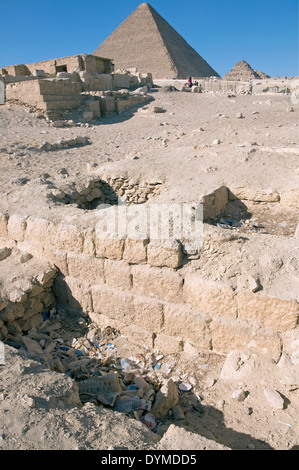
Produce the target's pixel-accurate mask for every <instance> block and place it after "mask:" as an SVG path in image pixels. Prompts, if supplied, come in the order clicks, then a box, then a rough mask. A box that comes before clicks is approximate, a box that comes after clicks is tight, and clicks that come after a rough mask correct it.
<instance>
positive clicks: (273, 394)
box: [264, 388, 285, 410]
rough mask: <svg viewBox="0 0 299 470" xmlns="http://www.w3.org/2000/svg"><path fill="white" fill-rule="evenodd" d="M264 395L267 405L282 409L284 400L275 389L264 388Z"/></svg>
mask: <svg viewBox="0 0 299 470" xmlns="http://www.w3.org/2000/svg"><path fill="white" fill-rule="evenodd" d="M264 395H265V397H266V399H267V401H268V403H269V405H271V406H272V407H273V408H275V409H277V410H283V409H284V407H285V400H284V398H283V397H282V396H281V394H280V393H279V392H278V391H277V390H274V389H268V388H266V389H265V390H264Z"/></svg>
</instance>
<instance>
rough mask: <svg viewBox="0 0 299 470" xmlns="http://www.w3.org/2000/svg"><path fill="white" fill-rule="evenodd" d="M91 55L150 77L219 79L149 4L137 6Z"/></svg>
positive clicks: (117, 67) (120, 67)
mask: <svg viewBox="0 0 299 470" xmlns="http://www.w3.org/2000/svg"><path fill="white" fill-rule="evenodd" d="M93 54H94V55H98V56H102V57H109V58H111V59H113V61H114V64H115V69H116V70H117V69H130V68H136V69H137V71H138V72H151V73H152V74H153V77H154V78H161V79H163V78H181V79H186V78H187V77H188V76H192V77H196V78H200V77H210V76H217V77H219V75H218V73H217V72H215V70H213V69H212V67H210V65H209V64H208V63H207V62H206V61H205V60H204V59H203V58H202V57H201V56H200V55H199V54H198V53H197V52H196V51H195V50H194V49H193V48H192V47H191V46H189V44H188V43H187V42H186V41H185V40H184V39H183V38H182V36H180V35H179V34H178V33H177V32H176V31H175V30H174V29H173V28H172V26H170V24H169V23H167V21H165V20H164V18H162V17H161V16H160V15H159V13H158V12H157V11H156V10H155V9H154V8H153V7H152V6H151V5H149V3H142V4H141V5H139V7H138V8H137V9H136V10H135V11H133V13H131V15H130V16H128V18H127V19H126V20H125V21H124V22H123V23H121V25H120V26H119V27H118V28H117V29H116V30H115V31H114V32H113V33H112V34H111V35H110V36H109V37H108V38H107V39H106V40H105V41H104V42H103V43H102V44H101V45H100V46H99V47H98V48H97V49H96V50H95V51H94V52H93Z"/></svg>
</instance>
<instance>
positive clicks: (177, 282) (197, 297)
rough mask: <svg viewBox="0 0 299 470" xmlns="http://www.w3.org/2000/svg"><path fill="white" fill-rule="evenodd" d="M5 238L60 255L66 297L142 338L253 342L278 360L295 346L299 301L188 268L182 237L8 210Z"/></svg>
mask: <svg viewBox="0 0 299 470" xmlns="http://www.w3.org/2000/svg"><path fill="white" fill-rule="evenodd" d="M1 244H2V245H5V246H7V245H9V244H10V245H11V246H16V247H17V248H19V249H21V250H22V251H26V252H28V253H30V254H32V255H33V256H35V257H37V258H40V259H43V260H47V261H49V262H50V263H53V264H54V265H55V266H56V267H57V269H58V270H59V275H58V277H57V279H56V282H55V292H56V295H57V300H58V302H59V303H60V304H61V305H63V306H65V308H66V309H68V310H69V311H70V312H72V311H77V310H78V308H79V309H82V311H83V312H85V313H86V314H88V315H89V316H90V317H91V318H92V319H93V320H94V321H95V322H97V323H98V324H99V325H100V326H107V325H110V326H113V327H117V328H119V329H120V330H121V331H122V333H123V334H124V335H126V336H127V337H128V338H129V339H130V340H131V341H132V342H133V343H135V344H136V345H139V346H143V345H144V344H145V345H149V346H152V347H155V348H157V349H159V350H161V351H164V352H176V351H177V352H178V351H182V350H191V351H192V350H194V348H195V349H203V348H204V349H213V350H214V351H215V352H218V353H222V354H226V353H228V352H229V351H231V350H233V349H248V348H249V349H251V350H254V351H257V352H259V353H261V354H264V355H266V356H268V357H271V358H273V359H274V360H278V359H279V357H280V355H281V352H282V350H284V351H285V352H286V353H289V354H292V353H293V352H294V351H293V349H292V348H293V347H294V344H293V343H294V341H293V342H292V332H293V331H294V330H295V328H296V325H297V321H298V304H297V302H295V301H288V300H284V299H280V298H276V297H272V296H270V295H267V293H266V292H264V291H261V292H257V293H253V292H252V291H251V290H250V289H246V288H243V289H240V290H235V289H233V288H232V287H231V286H230V285H227V284H226V283H225V282H222V281H214V280H210V279H206V278H205V277H204V274H203V273H202V272H201V271H192V270H189V271H188V270H184V269H182V267H181V265H182V251H181V246H180V244H172V245H169V244H160V243H156V242H154V241H150V240H137V239H128V238H127V239H117V238H106V239H103V238H98V236H97V232H96V230H95V227H90V226H89V227H88V228H85V229H83V228H79V227H77V226H75V225H67V224H63V223H54V222H53V221H50V220H46V219H43V218H39V219H37V218H34V217H24V216H18V215H12V216H10V217H9V216H7V215H4V214H1V215H0V246H1Z"/></svg>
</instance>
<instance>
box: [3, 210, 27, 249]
mask: <svg viewBox="0 0 299 470" xmlns="http://www.w3.org/2000/svg"><path fill="white" fill-rule="evenodd" d="M26 219H27V217H25V216H22V215H18V214H13V215H11V216H10V218H9V220H8V223H7V233H8V237H9V238H10V239H12V240H16V241H19V242H22V241H23V240H24V234H25V230H26Z"/></svg>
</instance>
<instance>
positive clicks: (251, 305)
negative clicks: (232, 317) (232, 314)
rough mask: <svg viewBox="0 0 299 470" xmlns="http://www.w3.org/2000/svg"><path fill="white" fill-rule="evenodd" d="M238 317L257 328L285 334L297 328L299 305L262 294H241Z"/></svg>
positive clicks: (238, 298)
mask: <svg viewBox="0 0 299 470" xmlns="http://www.w3.org/2000/svg"><path fill="white" fill-rule="evenodd" d="M237 300H238V317H239V318H240V319H243V320H247V321H249V322H252V323H253V324H254V325H255V326H261V327H262V328H270V329H271V330H274V331H278V332H285V331H287V330H291V329H293V328H295V327H296V325H297V321H298V316H299V304H298V303H297V302H295V301H294V302H292V301H289V300H283V299H279V298H277V297H270V296H268V295H265V294H263V293H261V292H258V293H256V294H253V293H251V292H247V291H244V292H241V293H239V295H238V297H237Z"/></svg>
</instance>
